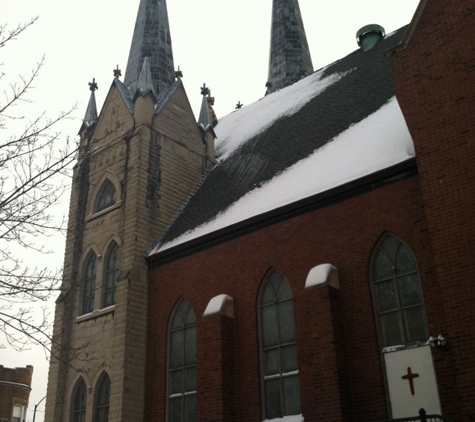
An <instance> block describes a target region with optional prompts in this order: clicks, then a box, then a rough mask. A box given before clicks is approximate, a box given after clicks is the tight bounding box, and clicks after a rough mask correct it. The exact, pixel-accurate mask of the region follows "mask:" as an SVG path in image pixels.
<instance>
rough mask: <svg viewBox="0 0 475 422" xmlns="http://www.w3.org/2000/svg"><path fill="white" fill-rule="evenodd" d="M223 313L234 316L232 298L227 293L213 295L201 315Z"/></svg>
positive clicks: (230, 316)
mask: <svg viewBox="0 0 475 422" xmlns="http://www.w3.org/2000/svg"><path fill="white" fill-rule="evenodd" d="M210 315H223V316H227V317H229V318H234V300H233V298H232V297H231V296H228V295H224V294H223V295H218V296H215V297H213V298H212V299H211V300H210V301H209V303H208V306H207V307H206V310H205V312H204V314H203V316H210Z"/></svg>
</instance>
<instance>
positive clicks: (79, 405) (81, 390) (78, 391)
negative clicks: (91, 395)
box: [71, 378, 87, 422]
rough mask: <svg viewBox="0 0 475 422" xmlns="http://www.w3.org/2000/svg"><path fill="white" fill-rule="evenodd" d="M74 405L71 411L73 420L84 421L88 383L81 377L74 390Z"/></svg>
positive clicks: (75, 421)
mask: <svg viewBox="0 0 475 422" xmlns="http://www.w3.org/2000/svg"><path fill="white" fill-rule="evenodd" d="M72 399H73V403H72V404H73V406H72V413H71V420H72V422H84V421H85V420H86V403H87V402H86V399H87V395H86V383H85V382H84V380H83V379H82V378H80V379H79V380H78V381H77V383H76V386H75V388H74V391H73V398H72Z"/></svg>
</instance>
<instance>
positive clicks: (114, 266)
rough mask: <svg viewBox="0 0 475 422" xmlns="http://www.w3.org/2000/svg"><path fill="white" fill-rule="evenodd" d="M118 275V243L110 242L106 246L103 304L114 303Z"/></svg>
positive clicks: (105, 305)
mask: <svg viewBox="0 0 475 422" xmlns="http://www.w3.org/2000/svg"><path fill="white" fill-rule="evenodd" d="M118 276H119V245H118V244H117V243H116V242H112V243H111V244H110V245H109V247H108V248H107V252H106V260H105V268H104V296H103V306H104V307H107V306H111V305H113V304H114V303H115V291H116V288H117V277H118Z"/></svg>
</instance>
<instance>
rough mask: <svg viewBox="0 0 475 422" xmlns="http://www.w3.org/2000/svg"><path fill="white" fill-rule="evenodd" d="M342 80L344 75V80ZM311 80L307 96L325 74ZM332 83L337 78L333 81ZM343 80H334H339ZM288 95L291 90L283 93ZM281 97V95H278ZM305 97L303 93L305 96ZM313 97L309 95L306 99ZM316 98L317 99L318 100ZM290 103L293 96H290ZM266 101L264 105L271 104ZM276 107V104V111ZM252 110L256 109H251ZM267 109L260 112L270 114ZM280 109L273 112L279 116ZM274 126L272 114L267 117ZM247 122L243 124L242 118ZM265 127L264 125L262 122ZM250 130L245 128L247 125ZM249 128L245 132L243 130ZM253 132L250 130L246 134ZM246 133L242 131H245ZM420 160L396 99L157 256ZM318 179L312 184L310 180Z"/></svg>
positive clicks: (230, 140)
mask: <svg viewBox="0 0 475 422" xmlns="http://www.w3.org/2000/svg"><path fill="white" fill-rule="evenodd" d="M340 77H341V76H340ZM308 79H311V80H310V81H308V82H306V83H304V82H305V81H301V82H300V83H298V84H296V85H299V87H296V88H298V89H299V91H300V90H303V91H305V89H304V87H305V86H306V87H307V88H308V85H307V83H308V84H312V83H315V81H320V82H322V81H321V80H320V79H319V75H318V74H317V75H316V76H315V78H308ZM327 79H331V78H327ZM338 79H339V78H333V81H336V80H338ZM323 81H326V82H327V84H325V83H324V84H322V85H318V86H319V88H322V89H325V87H326V86H329V85H330V84H331V82H332V81H331V80H323ZM281 92H282V93H283V94H284V93H285V91H281ZM278 94H279V93H277V94H276V95H278ZM301 94H302V92H301ZM309 96H310V95H306V96H305V100H306V99H308V97H309ZM314 96H315V93H313V95H311V97H314ZM289 97H290V98H289V101H282V99H281V100H280V101H279V102H285V103H286V104H287V105H289V107H288V108H287V109H286V110H284V111H283V110H282V109H280V110H278V112H279V113H280V112H284V113H292V110H296V109H297V110H298V109H299V108H300V107H301V105H300V103H299V102H298V101H297V100H295V101H294V100H293V98H292V96H290V95H289ZM286 99H287V97H286ZM265 100H266V98H264V99H263V100H261V101H265ZM271 106H272V103H270V107H269V108H271ZM249 108H251V106H249ZM265 108H266V107H260V109H265ZM276 110H277V107H275V109H273V110H272V112H276ZM264 115H265V116H268V118H269V124H271V123H272V121H271V116H272V113H271V111H269V113H268V114H267V113H264ZM273 116H274V118H279V117H277V116H279V114H278V113H277V114H274V115H273ZM237 120H238V119H233V120H231V119H229V123H227V126H226V128H227V130H229V131H230V132H228V133H231V134H230V135H229V136H228V137H227V138H225V139H224V140H223V155H224V156H227V155H228V154H231V153H232V151H233V150H235V149H236V148H237V147H238V145H239V142H238V141H239V139H238V137H237V136H234V135H233V132H237V131H235V130H234V129H235V127H234V125H235V124H237ZM239 120H241V119H239ZM261 123H262V121H261ZM242 124H243V125H244V123H242ZM258 126H261V127H262V125H258V124H256V125H253V126H252V129H249V133H248V135H247V136H249V137H251V138H252V136H254V135H255V131H256V130H257V127H258ZM241 129H243V128H241ZM246 130H247V129H246ZM241 133H242V132H241ZM414 156H415V152H414V145H413V143H412V139H411V136H410V134H409V130H408V128H407V126H406V123H405V120H404V117H403V115H402V112H401V109H400V108H399V104H398V102H397V100H396V98H395V97H393V98H392V99H390V100H389V101H388V102H387V103H386V104H384V105H383V106H382V107H381V108H380V109H379V110H377V111H376V112H375V113H373V114H372V115H370V116H368V117H367V118H366V119H364V120H362V121H360V122H359V123H357V124H354V125H353V126H351V127H350V128H348V129H347V130H346V131H344V132H343V133H341V134H340V135H338V136H337V137H336V138H334V139H333V140H332V141H331V142H329V143H327V144H326V145H324V146H322V147H321V148H319V149H317V150H316V151H315V152H314V153H313V154H312V155H310V156H309V157H307V158H304V159H302V160H300V161H299V162H297V163H296V164H294V165H293V166H291V167H289V168H288V169H287V170H285V171H284V172H282V173H281V174H278V175H276V176H275V177H274V178H273V179H271V180H270V181H269V182H267V183H265V184H263V185H262V186H260V187H256V188H255V189H254V190H252V191H250V192H249V193H247V194H246V195H244V196H243V197H242V198H240V199H239V200H238V201H236V202H235V203H234V204H232V205H231V206H230V207H228V208H227V209H226V210H224V211H223V212H221V213H219V214H218V215H216V216H215V218H214V219H212V220H211V221H208V222H207V223H205V224H203V225H201V226H199V227H197V228H195V229H194V230H190V231H188V232H186V233H184V234H183V235H181V236H179V237H177V238H176V239H173V240H172V241H170V242H167V243H165V244H163V245H161V246H160V245H159V246H158V247H157V248H155V249H154V250H153V251H152V254H153V253H156V252H158V251H163V250H166V249H169V248H171V247H173V246H177V245H179V244H183V243H185V242H188V241H190V240H192V239H196V238H198V237H200V236H203V235H206V234H208V233H211V232H214V231H216V230H219V229H222V228H224V227H228V226H230V225H232V224H235V223H238V222H240V221H244V220H246V219H248V218H251V217H254V216H256V215H259V214H263V213H265V212H268V211H271V210H274V209H276V208H279V207H282V206H284V205H287V204H290V203H292V202H295V201H298V200H301V199H304V198H307V197H309V196H312V195H315V194H318V193H321V192H324V191H326V190H328V189H331V188H335V187H337V186H340V185H343V184H345V183H347V182H350V181H353V180H356V179H358V178H360V177H363V176H366V175H369V174H372V173H374V172H377V171H379V170H383V169H385V168H388V167H390V166H392V165H395V164H398V163H401V162H404V161H406V160H408V159H410V158H412V157H414ZM309 180H312V183H309V182H308V181H309Z"/></svg>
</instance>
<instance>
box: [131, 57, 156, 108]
mask: <svg viewBox="0 0 475 422" xmlns="http://www.w3.org/2000/svg"><path fill="white" fill-rule="evenodd" d="M139 94H140V95H142V96H143V97H145V96H146V95H152V96H153V99H154V100H155V99H156V97H155V92H154V86H153V79H152V70H151V67H150V57H144V59H143V65H142V70H141V71H140V75H139V79H138V81H137V92H136V93H135V97H137V95H139Z"/></svg>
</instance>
